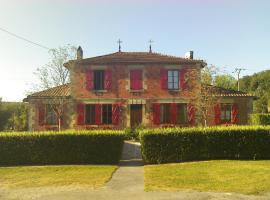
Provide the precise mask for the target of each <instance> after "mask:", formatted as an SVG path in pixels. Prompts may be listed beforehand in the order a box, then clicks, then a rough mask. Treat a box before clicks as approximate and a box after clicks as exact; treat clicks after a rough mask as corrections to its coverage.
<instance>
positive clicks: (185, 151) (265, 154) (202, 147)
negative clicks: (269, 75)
mask: <svg viewBox="0 0 270 200" xmlns="http://www.w3.org/2000/svg"><path fill="white" fill-rule="evenodd" d="M140 140H141V147H142V156H143V159H144V161H145V162H146V163H150V164H151V163H152V164H154V163H170V162H183V161H195V160H212V159H248V160H255V159H269V158H270V126H235V127H211V128H184V129H183V128H169V129H148V130H142V131H140Z"/></svg>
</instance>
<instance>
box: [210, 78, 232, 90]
mask: <svg viewBox="0 0 270 200" xmlns="http://www.w3.org/2000/svg"><path fill="white" fill-rule="evenodd" d="M214 85H215V86H217V87H222V88H225V89H233V90H237V80H236V79H235V78H234V77H233V76H231V75H229V74H223V75H217V76H216V77H215V79H214Z"/></svg>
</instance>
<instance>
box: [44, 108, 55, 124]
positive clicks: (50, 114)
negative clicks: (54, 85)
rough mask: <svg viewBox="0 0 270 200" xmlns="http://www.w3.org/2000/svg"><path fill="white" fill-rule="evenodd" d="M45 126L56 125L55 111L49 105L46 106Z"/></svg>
mask: <svg viewBox="0 0 270 200" xmlns="http://www.w3.org/2000/svg"><path fill="white" fill-rule="evenodd" d="M45 122H46V124H48V125H57V116H56V113H55V111H54V110H53V106H52V105H50V104H47V105H46V119H45Z"/></svg>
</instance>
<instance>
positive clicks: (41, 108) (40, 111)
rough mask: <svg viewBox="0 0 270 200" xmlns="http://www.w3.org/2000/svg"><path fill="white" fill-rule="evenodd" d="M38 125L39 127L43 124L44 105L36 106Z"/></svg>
mask: <svg viewBox="0 0 270 200" xmlns="http://www.w3.org/2000/svg"><path fill="white" fill-rule="evenodd" d="M38 124H39V125H41V126H42V125H44V124H45V105H44V104H39V105H38Z"/></svg>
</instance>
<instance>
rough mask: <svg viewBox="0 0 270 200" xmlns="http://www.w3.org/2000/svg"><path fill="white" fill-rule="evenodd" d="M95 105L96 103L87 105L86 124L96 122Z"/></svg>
mask: <svg viewBox="0 0 270 200" xmlns="http://www.w3.org/2000/svg"><path fill="white" fill-rule="evenodd" d="M95 113H96V109H95V105H94V104H88V105H86V106H85V123H86V124H95V123H96V120H95V116H96V115H95Z"/></svg>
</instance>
